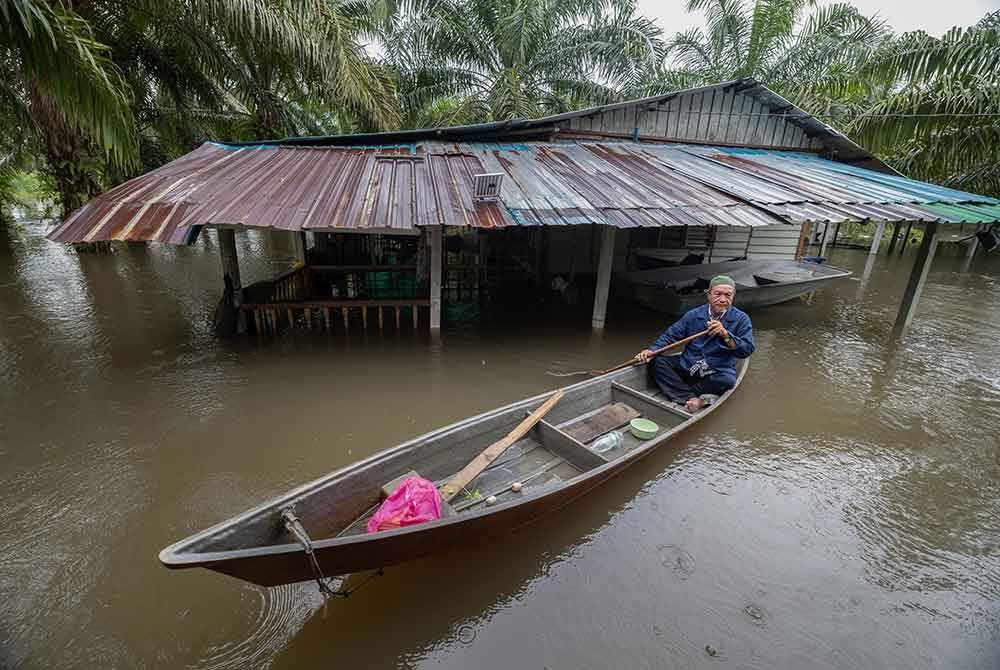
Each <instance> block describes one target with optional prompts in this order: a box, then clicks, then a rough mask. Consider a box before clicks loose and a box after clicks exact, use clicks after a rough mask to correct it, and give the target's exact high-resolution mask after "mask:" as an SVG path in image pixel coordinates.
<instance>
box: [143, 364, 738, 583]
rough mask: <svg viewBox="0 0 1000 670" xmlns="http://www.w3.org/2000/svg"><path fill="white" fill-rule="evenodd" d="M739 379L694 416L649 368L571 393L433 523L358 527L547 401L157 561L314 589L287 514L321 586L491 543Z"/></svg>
mask: <svg viewBox="0 0 1000 670" xmlns="http://www.w3.org/2000/svg"><path fill="white" fill-rule="evenodd" d="M746 370H747V364H746V361H742V362H741V365H740V368H739V374H738V375H737V383H736V387H734V389H732V390H730V391H729V392H727V393H725V394H724V395H722V396H721V397H720V398H719V399H718V400H717V401H716V402H715V403H714V404H712V405H709V406H708V407H706V408H705V409H703V410H701V411H700V412H698V413H696V414H694V415H691V414H688V413H687V412H685V411H684V410H683V409H681V408H680V407H679V406H677V405H675V404H673V403H671V402H669V401H666V400H665V399H664V398H663V397H662V395H661V393H660V391H659V389H658V388H657V387H656V385H655V383H653V382H652V380H651V379H650V376H649V374H648V366H646V365H637V366H634V367H629V368H625V369H622V370H618V371H616V372H611V373H608V374H605V375H602V376H600V377H595V378H593V379H588V380H585V381H582V382H580V383H577V384H574V385H572V386H568V387H566V388H564V389H563V391H564V396H563V398H562V399H561V400H560V401H559V402H558V403H557V404H556V405H555V407H554V408H553V409H552V410H551V411H550V412H549V413H548V414H547V415H546V416H545V418H544V419H543V420H542V421H540V422H539V423H538V424H537V425H535V426H534V427H533V428H532V429H531V431H530V432H529V433H528V434H527V436H526V437H524V438H523V439H521V440H519V441H517V442H515V443H514V444H513V445H512V446H511V447H510V448H509V449H508V450H506V451H505V452H504V453H503V454H502V455H501V456H500V457H498V458H497V459H496V460H495V461H494V462H493V463H492V464H491V465H490V466H489V467H488V468H487V469H486V470H485V471H484V472H483V473H482V474H480V475H479V477H478V478H477V479H476V480H474V481H473V482H472V483H471V484H470V485H469V486H467V487H466V488H465V492H464V494H462V493H460V494H459V495H458V496H457V497H455V498H454V499H453V500H452V505H451V506H450V507H451V510H450V513H448V514H446V515H445V516H443V517H442V518H441V519H438V520H435V521H431V522H427V523H424V524H419V525H414V526H406V527H403V528H399V529H394V530H386V531H381V532H377V533H368V532H366V529H365V525H366V522H367V520H368V518H369V517H370V516H371V515H372V514H373V513H374V511H375V510H376V509H377V507H378V505H379V503H380V500H381V497H382V493H381V489H382V487H383V486H384V485H385V484H386V483H387V482H390V481H391V480H393V479H395V478H397V477H400V476H402V475H404V474H406V473H408V472H410V471H416V472H418V473H419V474H420V475H422V476H423V477H425V478H427V479H431V480H435V481H436V482H437V483H438V484H439V485H440V484H441V483H442V482H444V481H446V480H447V479H448V478H449V477H450V476H451V475H453V474H455V473H456V472H457V471H459V470H460V469H462V467H463V466H464V465H466V464H467V463H468V462H469V461H470V460H471V459H472V458H473V457H475V456H476V455H477V454H479V453H480V452H482V451H483V450H484V449H485V448H486V447H487V446H489V445H491V444H493V443H494V442H496V441H497V440H498V439H500V438H502V437H504V436H505V435H506V434H508V433H509V432H510V431H511V429H512V428H514V427H515V426H516V425H517V424H518V423H520V422H521V421H522V420H524V419H525V416H526V415H527V414H529V413H530V412H532V411H534V410H535V409H536V408H538V407H539V406H540V405H541V404H542V403H543V402H544V401H545V400H546V399H547V398H548V397H549V396H550V395H551V394H549V393H546V394H543V395H539V396H535V397H533V398H529V399H527V400H522V401H520V402H516V403H513V404H511V405H508V406H506V407H502V408H500V409H496V410H493V411H490V412H487V413H485V414H481V415H479V416H475V417H472V418H470V419H465V420H463V421H459V422H458V423H455V424H452V425H450V426H446V427H444V428H440V429H438V430H435V431H433V432H430V433H428V434H426V435H423V436H421V437H418V438H415V439H413V440H410V441H409V442H406V443H404V444H400V445H399V446H396V447H393V448H390V449H388V450H386V451H383V452H381V453H378V454H375V455H373V456H370V457H369V458H366V459H364V460H363V461H360V462H358V463H356V464H353V465H351V466H348V467H346V468H344V469H342V470H338V471H336V472H333V473H331V474H329V475H326V476H325V477H322V478H320V479H317V480H316V481H314V482H312V483H309V484H306V485H304V486H301V487H299V488H297V489H294V490H292V491H289V492H288V493H286V494H284V495H282V496H280V497H278V498H276V499H274V500H271V501H270V502H267V503H264V504H263V505H260V506H259V507H255V508H254V509H251V510H249V511H247V512H244V513H243V514H240V515H238V516H236V517H233V518H232V519H229V520H228V521H224V522H222V523H220V524H218V525H216V526H213V527H212V528H209V529H207V530H204V531H202V532H200V533H197V534H195V535H192V536H191V537H189V538H187V539H185V540H181V541H180V542H177V543H175V544H173V545H171V546H169V547H167V548H166V549H164V550H163V551H162V552H160V561H161V562H162V563H163V564H164V565H165V566H167V567H168V568H195V567H201V568H208V569H210V570H215V571H218V572H221V573H225V574H227V575H231V576H233V577H237V578H239V579H243V580H246V581H248V582H253V583H255V584H260V585H263V586H274V585H278V584H287V583H292V582H299V581H305V580H309V579H312V578H313V577H314V573H313V568H312V566H311V563H310V560H309V558H308V556H307V554H306V553H305V551H304V548H303V544H300V542H299V541H297V540H296V538H295V536H294V535H293V534H292V533H291V532H290V531H289V530H288V529H287V528H286V524H285V523H284V519H283V512H284V511H285V510H287V509H292V510H293V512H294V515H295V516H296V517H297V518H298V520H299V521H300V522H301V524H302V527H304V529H305V531H306V533H307V534H308V536H309V538H310V539H311V542H312V548H313V551H314V552H315V553H314V555H315V557H316V559H317V562H318V564H319V566H320V567H321V568H322V571H323V573H324V574H325V575H327V576H331V575H343V574H347V573H352V572H356V571H360V570H366V569H374V568H380V567H383V566H387V565H392V564H396V563H401V562H404V561H407V560H411V559H414V558H417V557H420V556H423V555H426V554H429V553H431V552H434V551H436V550H438V549H440V548H442V547H445V546H448V545H453V544H456V543H464V542H469V541H473V540H475V539H477V538H482V537H487V536H495V535H497V534H498V533H500V532H503V531H507V530H510V529H512V528H515V527H517V526H520V525H521V524H523V523H525V522H528V521H530V520H532V519H535V518H536V517H539V516H541V515H543V514H545V513H547V512H551V511H553V510H555V509H558V508H560V507H562V506H564V505H566V504H567V503H570V502H572V501H573V500H574V499H575V498H577V497H579V496H581V495H583V494H584V493H587V492H588V491H590V490H591V489H593V488H594V487H596V486H597V485H598V484H600V483H602V482H603V481H605V480H606V479H608V478H609V477H612V476H613V475H615V474H617V473H618V472H620V471H621V470H623V469H624V468H626V467H628V466H629V465H631V464H633V463H635V462H636V461H637V460H639V459H640V458H642V457H643V456H645V455H647V454H649V453H651V452H652V451H654V450H655V449H657V448H660V447H662V446H664V445H665V444H667V443H668V442H670V441H671V440H672V439H674V438H675V437H677V435H678V434H679V433H681V432H682V431H683V430H684V429H686V428H688V427H689V426H691V425H692V424H694V423H696V422H698V421H701V420H703V419H705V418H707V417H708V416H709V415H710V414H712V413H713V412H716V411H718V409H719V408H720V407H721V406H722V405H723V404H725V401H726V400H727V399H728V398H729V397H730V396H731V395H732V393H733V391H734V390H735V389H736V388H738V387H739V384H740V382H741V381H742V380H743V377H744V376H745V374H746ZM639 416H641V417H645V418H648V419H651V420H653V421H654V422H656V423H657V424H658V425H659V427H660V429H659V432H658V433H657V434H656V435H655V436H654V437H653V438H651V439H649V440H645V441H640V440H639V439H637V438H636V437H634V436H633V435H631V434H630V433H629V431H628V430H627V422H628V421H629V420H631V419H632V418H635V417H639ZM616 429H617V430H619V431H620V432H621V434H622V436H623V440H622V443H621V445H620V446H618V447H615V448H614V449H612V450H610V451H606V452H604V453H596V452H595V451H593V450H592V449H591V448H590V445H593V444H594V442H595V441H597V440H598V439H599V438H601V437H602V436H603V435H605V434H607V433H609V432H610V431H612V430H616ZM514 482H520V483H521V484H522V488H521V490H520V491H519V492H515V491H513V490H512V486H511V485H512V483H514ZM477 494H478V495H477ZM490 495H494V496H496V498H497V500H496V503H495V504H494V505H493V506H487V505H486V504H485V503H484V499H485V498H486V497H488V496H490Z"/></svg>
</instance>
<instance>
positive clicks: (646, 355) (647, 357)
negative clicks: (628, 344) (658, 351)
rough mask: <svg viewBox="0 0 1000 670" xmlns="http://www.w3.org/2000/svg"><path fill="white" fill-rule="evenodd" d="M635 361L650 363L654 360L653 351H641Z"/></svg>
mask: <svg viewBox="0 0 1000 670" xmlns="http://www.w3.org/2000/svg"><path fill="white" fill-rule="evenodd" d="M635 360H637V361H639V362H640V363H648V362H650V361H651V360H653V350H652V349H643V350H642V351H640V352H639V353H637V354H636V355H635Z"/></svg>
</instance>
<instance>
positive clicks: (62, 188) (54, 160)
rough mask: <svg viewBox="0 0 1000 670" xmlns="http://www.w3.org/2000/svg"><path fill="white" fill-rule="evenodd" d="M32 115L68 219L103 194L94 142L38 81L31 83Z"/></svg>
mask: <svg viewBox="0 0 1000 670" xmlns="http://www.w3.org/2000/svg"><path fill="white" fill-rule="evenodd" d="M28 88H29V95H30V98H31V117H32V120H33V121H34V122H35V125H36V126H37V127H38V131H39V134H40V135H41V138H42V144H43V145H44V147H45V158H46V161H47V163H48V170H49V172H50V173H51V174H52V178H53V180H54V181H55V184H56V188H57V189H58V190H59V195H60V197H61V199H62V208H63V211H62V216H63V218H65V217H66V216H68V215H69V214H71V213H72V212H74V211H75V210H77V209H79V208H80V207H81V206H83V204H84V203H86V202H87V201H88V200H90V199H91V198H93V197H94V196H95V195H97V194H98V193H100V191H101V188H100V185H99V184H98V182H97V170H96V167H97V164H98V161H97V160H96V158H95V155H96V154H95V151H94V147H93V144H92V143H91V141H90V139H89V138H88V137H87V136H86V134H85V133H84V132H83V131H82V130H81V129H80V127H79V126H78V125H76V124H72V123H70V122H69V121H68V120H67V119H66V116H65V115H64V114H63V113H62V111H61V110H59V108H57V107H56V106H55V105H53V104H52V102H51V100H50V99H49V98H48V96H47V95H45V91H44V90H42V89H41V87H40V86H39V85H38V82H37V81H33V82H31V83H30V85H29V87H28Z"/></svg>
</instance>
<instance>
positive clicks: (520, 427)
mask: <svg viewBox="0 0 1000 670" xmlns="http://www.w3.org/2000/svg"><path fill="white" fill-rule="evenodd" d="M562 397H563V392H562V391H561V390H559V391H556V392H555V393H553V394H552V395H551V396H549V399H548V400H546V401H545V402H543V403H542V404H541V406H540V407H539V408H538V409H536V410H535V411H534V412H532V413H531V414H530V415H529V416H528V417H527V418H526V419H525V420H524V421H522V422H521V423H519V424H517V426H516V427H515V428H514V430H512V431H510V432H509V433H507V435H506V436H505V437H504V438H503V439H501V440H498V441H497V442H494V443H493V444H491V445H490V446H488V447H486V449H485V450H484V451H483V452H482V453H481V454H479V455H478V456H476V457H475V458H473V459H472V460H471V461H469V464H468V465H466V466H465V467H464V468H462V469H461V470H459V471H458V473H456V474H455V475H454V476H453V477H452V478H451V479H449V480H448V482H447V483H446V484H444V485H443V486H442V487H441V497H442V498H443V499H444V500H445V501H446V502H451V499H452V498H454V497H455V496H456V495H458V492H459V491H461V490H462V488H463V487H465V486H466V485H467V484H468V483H469V482H471V481H472V480H473V479H475V478H476V477H478V476H479V474H480V473H481V472H482V471H483V470H485V469H486V467H487V466H488V465H489V464H490V463H492V462H493V461H495V460H496V458H497V456H499V455H500V454H502V453H503V452H505V451H506V450H507V448H508V447H510V445H512V444H514V443H515V442H517V441H518V440H520V439H521V438H522V437H524V436H525V435H527V434H528V431H529V430H531V429H532V428H533V427H534V425H535V424H536V423H538V422H539V421H541V420H542V418H543V417H544V416H545V415H546V414H548V413H549V410H551V409H552V408H553V407H555V405H556V403H557V402H559V401H560V400H561V399H562Z"/></svg>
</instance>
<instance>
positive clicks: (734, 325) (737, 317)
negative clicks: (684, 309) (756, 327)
mask: <svg viewBox="0 0 1000 670" xmlns="http://www.w3.org/2000/svg"><path fill="white" fill-rule="evenodd" d="M711 314H712V312H711V307H709V305H708V303H706V304H704V305H701V306H700V307H695V308H694V309H692V310H691V311H689V312H688V313H687V314H685V315H684V316H682V317H681V318H680V319H679V320H678V321H677V322H676V323H674V325H672V326H670V327H669V328H667V330H666V331H664V333H663V334H662V335H660V336H659V337H658V338H656V342H653V344H652V346H650V347H649V348H650V349H659V348H660V347H663V346H666V345H668V344H671V343H673V342H677V341H678V340H683V339H684V338H685V337H690V336H691V335H694V334H695V333H697V332H700V331H702V330H705V324H706V323H707V322H708V320H709V319H710V318H711ZM720 320H721V321H722V325H723V326H724V327H725V328H726V330H727V331H728V332H729V336H730V337H732V338H733V342H734V343H735V344H736V347H735V348H733V349H730V348H729V347H727V346H726V345H725V344H723V343H722V338H719V337H716V336H714V335H711V336H709V335H706V336H704V337H699V338H698V339H697V340H695V341H693V342H689V343H688V344H687V345H686V346H685V347H684V354H683V355H682V356H681V365H682V366H683V367H684V369H685V370H690V369H691V368H692V367H693V366H694V365H695V364H696V363H697V362H698V361H700V360H702V359H704V361H705V363H707V364H708V367H710V368H711V369H712V370H713V371H715V372H728V373H732V374H736V359H737V358H746V357H747V356H749V355H750V354H752V353H753V352H754V349H755V348H756V346H755V344H754V341H753V326H752V325H751V324H750V317H749V316H747V315H746V312H743V311H741V310H739V309H737V308H735V307H730V308H729V309H727V310H726V313H725V314H723V315H722V319H720Z"/></svg>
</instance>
